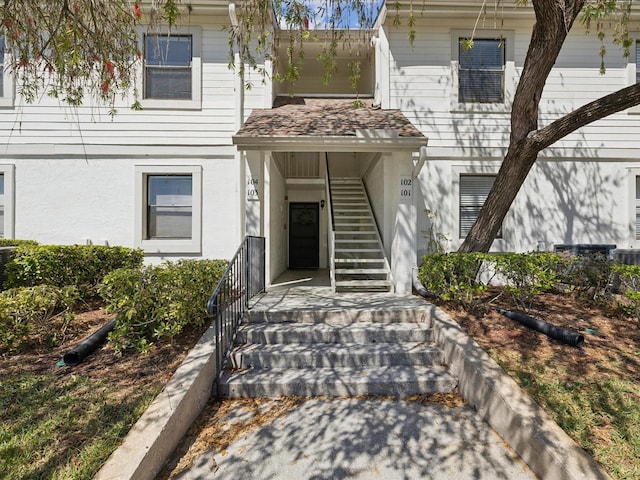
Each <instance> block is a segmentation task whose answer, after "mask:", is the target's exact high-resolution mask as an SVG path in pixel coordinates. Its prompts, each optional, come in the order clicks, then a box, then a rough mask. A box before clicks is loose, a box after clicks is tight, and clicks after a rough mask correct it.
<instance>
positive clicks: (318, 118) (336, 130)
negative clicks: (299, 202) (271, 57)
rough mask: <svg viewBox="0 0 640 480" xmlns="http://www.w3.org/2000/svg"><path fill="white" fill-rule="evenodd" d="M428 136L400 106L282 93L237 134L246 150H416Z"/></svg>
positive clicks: (252, 113)
mask: <svg viewBox="0 0 640 480" xmlns="http://www.w3.org/2000/svg"><path fill="white" fill-rule="evenodd" d="M426 142H427V138H426V137H425V136H424V135H423V134H422V132H420V130H418V129H417V128H416V127H415V126H414V125H413V124H412V123H411V122H410V121H409V120H408V119H407V117H405V116H404V115H403V114H402V112H401V111H400V110H381V109H376V108H373V107H371V103H370V101H369V106H366V105H365V106H364V107H361V108H355V107H354V105H353V99H335V98H333V99H327V98H291V97H278V98H277V99H276V101H275V103H274V106H273V108H269V109H256V110H253V111H252V112H251V115H249V118H247V120H246V122H245V124H244V125H243V126H242V128H240V130H238V132H237V133H236V134H235V135H234V136H233V143H234V145H237V147H238V148H239V149H240V150H270V151H314V150H322V151H344V150H348V151H371V150H372V149H374V150H376V151H397V150H410V151H416V150H418V149H419V148H420V146H422V145H425V144H426Z"/></svg>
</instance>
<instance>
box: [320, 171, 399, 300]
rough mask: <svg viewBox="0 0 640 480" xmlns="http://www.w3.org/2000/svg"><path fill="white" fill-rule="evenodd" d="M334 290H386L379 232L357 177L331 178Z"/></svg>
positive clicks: (388, 287)
mask: <svg viewBox="0 0 640 480" xmlns="http://www.w3.org/2000/svg"><path fill="white" fill-rule="evenodd" d="M331 204H332V208H333V220H334V235H335V242H334V244H335V246H334V258H332V259H331V260H332V262H333V265H332V272H334V275H335V279H334V280H335V288H336V292H364V291H367V292H389V291H391V279H390V269H389V263H388V261H387V259H386V257H385V254H384V249H383V247H382V242H381V240H380V235H379V234H378V229H377V227H376V224H375V219H374V217H373V213H372V211H371V205H370V204H369V198H368V197H367V193H366V191H365V189H364V186H363V184H362V180H360V179H359V178H350V177H339V178H331Z"/></svg>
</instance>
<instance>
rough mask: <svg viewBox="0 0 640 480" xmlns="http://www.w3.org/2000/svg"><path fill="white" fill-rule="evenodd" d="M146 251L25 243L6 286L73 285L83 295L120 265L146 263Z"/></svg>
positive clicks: (10, 267) (8, 273) (89, 293)
mask: <svg viewBox="0 0 640 480" xmlns="http://www.w3.org/2000/svg"><path fill="white" fill-rule="evenodd" d="M143 260H144V253H143V252H142V250H140V249H137V250H133V249H131V248H125V247H106V246H101V245H29V244H27V245H21V246H19V247H18V248H16V250H15V253H14V255H13V259H12V260H11V261H10V262H9V263H7V265H6V270H5V277H6V280H5V283H4V287H5V288H16V287H33V286H36V285H53V286H56V287H60V288H62V287H66V286H69V285H73V286H75V287H76V288H78V290H79V291H80V293H81V295H83V296H93V295H95V289H96V287H97V286H98V285H99V284H100V282H101V281H102V279H103V278H104V276H105V275H106V274H107V273H109V272H111V271H113V270H115V269H117V268H138V267H140V266H142V262H143Z"/></svg>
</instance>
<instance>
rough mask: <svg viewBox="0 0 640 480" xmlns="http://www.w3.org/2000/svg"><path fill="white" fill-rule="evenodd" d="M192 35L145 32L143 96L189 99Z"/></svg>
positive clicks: (190, 90)
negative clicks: (151, 33) (149, 33)
mask: <svg viewBox="0 0 640 480" xmlns="http://www.w3.org/2000/svg"><path fill="white" fill-rule="evenodd" d="M192 52H193V38H192V36H191V35H171V36H167V35H146V36H145V44H144V60H145V62H144V98H154V99H172V100H191V98H192V81H191V77H192V75H193V72H192V68H191V64H192V59H193V53H192Z"/></svg>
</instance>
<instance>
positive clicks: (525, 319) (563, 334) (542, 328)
mask: <svg viewBox="0 0 640 480" xmlns="http://www.w3.org/2000/svg"><path fill="white" fill-rule="evenodd" d="M496 310H497V311H498V313H501V314H502V315H504V316H505V317H507V318H510V319H511V320H515V321H516V322H519V323H521V324H522V325H524V326H525V327H529V328H532V329H533V330H537V331H538V332H541V333H544V334H545V335H547V336H549V337H551V338H553V339H554V340H558V341H560V342H562V343H566V344H567V345H571V346H573V347H582V346H583V345H584V336H583V335H580V334H579V333H576V332H572V331H571V330H567V329H566V328H562V327H556V326H555V325H551V324H550V323H547V322H545V321H543V320H539V319H537V318H534V317H530V316H529V315H525V314H524V313H518V312H512V311H511V310H504V309H502V308H497V309H496Z"/></svg>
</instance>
